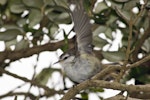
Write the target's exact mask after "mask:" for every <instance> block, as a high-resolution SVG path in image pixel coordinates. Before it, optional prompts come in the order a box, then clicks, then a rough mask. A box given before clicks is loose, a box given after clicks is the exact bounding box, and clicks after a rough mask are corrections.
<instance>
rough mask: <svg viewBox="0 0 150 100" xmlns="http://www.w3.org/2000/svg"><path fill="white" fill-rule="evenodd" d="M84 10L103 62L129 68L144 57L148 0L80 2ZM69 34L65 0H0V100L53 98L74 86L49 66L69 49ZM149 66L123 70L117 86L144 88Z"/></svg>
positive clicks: (99, 95)
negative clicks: (138, 85)
mask: <svg viewBox="0 0 150 100" xmlns="http://www.w3.org/2000/svg"><path fill="white" fill-rule="evenodd" d="M84 7H85V9H86V11H87V13H88V15H89V17H90V18H91V22H92V23H93V24H92V30H93V44H94V46H95V47H94V51H95V53H96V55H97V57H98V58H99V59H100V61H101V62H102V63H103V64H110V63H124V61H127V64H130V63H134V62H136V61H138V60H140V59H142V58H143V57H145V56H146V55H148V54H150V45H149V44H150V34H149V32H150V12H149V9H150V1H149V0H84ZM74 36H75V33H74V32H73V23H72V21H71V17H70V14H69V11H68V3H67V0H0V99H1V100H30V99H31V100H36V99H37V100H59V99H60V98H61V97H62V96H63V94H64V92H66V89H69V88H71V87H72V86H73V85H74V83H73V82H72V81H71V80H69V79H68V78H67V77H66V76H65V75H64V74H63V72H62V71H61V66H60V65H59V64H54V63H55V62H57V61H58V59H59V56H60V55H61V54H62V53H63V52H65V51H66V50H68V49H69V48H71V47H73V46H74ZM129 37H130V39H129ZM128 48H129V50H130V53H128V52H127V49H128ZM149 65H150V61H148V62H145V63H143V64H142V65H140V66H138V67H136V68H132V69H130V70H128V71H127V73H123V75H122V76H119V82H120V83H123V84H142V85H145V84H149V83H150V67H149ZM119 75H120V74H119ZM117 79H118V78H117ZM32 81H34V85H32V84H33V83H32ZM109 81H111V82H112V81H114V79H110V80H109ZM31 83H32V84H31ZM45 86H46V87H45ZM47 87H49V88H47ZM47 89H48V90H47ZM119 92H120V91H117V90H111V89H102V88H99V89H92V90H90V91H88V92H86V91H85V92H83V93H80V94H78V95H77V96H76V97H77V98H78V99H79V98H80V99H81V100H82V99H83V100H93V98H94V100H101V99H103V98H108V97H112V96H115V95H116V94H118V93H119ZM124 95H126V93H124Z"/></svg>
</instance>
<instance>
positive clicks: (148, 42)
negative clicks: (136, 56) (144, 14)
mask: <svg viewBox="0 0 150 100" xmlns="http://www.w3.org/2000/svg"><path fill="white" fill-rule="evenodd" d="M142 49H143V50H144V51H146V52H147V53H149V52H150V37H149V38H148V39H146V40H145V42H144V44H143V46H142Z"/></svg>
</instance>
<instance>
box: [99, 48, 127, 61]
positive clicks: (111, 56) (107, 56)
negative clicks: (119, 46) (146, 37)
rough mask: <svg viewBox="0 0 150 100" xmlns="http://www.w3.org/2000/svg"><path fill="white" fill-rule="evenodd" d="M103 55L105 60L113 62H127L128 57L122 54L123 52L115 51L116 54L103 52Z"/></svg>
mask: <svg viewBox="0 0 150 100" xmlns="http://www.w3.org/2000/svg"><path fill="white" fill-rule="evenodd" d="M102 55H103V56H104V58H105V59H107V60H109V61H111V62H118V61H123V60H125V57H126V56H125V52H122V51H114V52H109V51H106V52H105V51H103V52H102Z"/></svg>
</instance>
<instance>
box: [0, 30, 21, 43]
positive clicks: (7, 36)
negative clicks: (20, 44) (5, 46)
mask: <svg viewBox="0 0 150 100" xmlns="http://www.w3.org/2000/svg"><path fill="white" fill-rule="evenodd" d="M21 34H22V33H21V31H20V30H17V29H9V30H6V31H4V32H0V41H10V40H13V39H16V37H17V35H21Z"/></svg>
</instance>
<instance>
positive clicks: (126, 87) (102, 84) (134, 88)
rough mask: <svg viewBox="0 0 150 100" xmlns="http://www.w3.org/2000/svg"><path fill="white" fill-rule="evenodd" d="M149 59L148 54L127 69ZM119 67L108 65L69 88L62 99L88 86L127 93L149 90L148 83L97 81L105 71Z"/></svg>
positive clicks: (66, 98) (64, 99)
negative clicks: (129, 83) (128, 83)
mask: <svg viewBox="0 0 150 100" xmlns="http://www.w3.org/2000/svg"><path fill="white" fill-rule="evenodd" d="M148 60H150V55H148V56H147V57H145V58H143V59H141V60H139V61H137V62H135V63H134V64H131V65H129V67H128V68H129V69H130V68H133V67H137V66H139V65H141V64H142V63H144V62H147V61H148ZM120 69H121V67H120V66H118V65H116V66H115V65H113V66H110V67H107V68H106V69H104V70H102V71H101V72H100V73H98V74H96V75H95V76H94V77H92V80H87V81H84V82H83V83H80V84H79V85H77V86H76V87H73V88H71V89H69V91H68V92H67V93H66V94H65V95H64V97H63V99H62V100H70V99H71V98H73V97H74V96H75V95H76V94H77V93H79V92H80V91H81V90H84V89H87V88H89V87H101V88H108V89H114V90H122V91H128V92H129V93H134V92H141V91H142V92H148V91H149V92H150V86H148V85H125V84H121V83H117V82H112V83H110V82H107V81H100V80H99V81H98V80H97V79H101V78H103V77H104V76H105V75H106V74H107V73H109V72H111V71H115V70H120Z"/></svg>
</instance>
